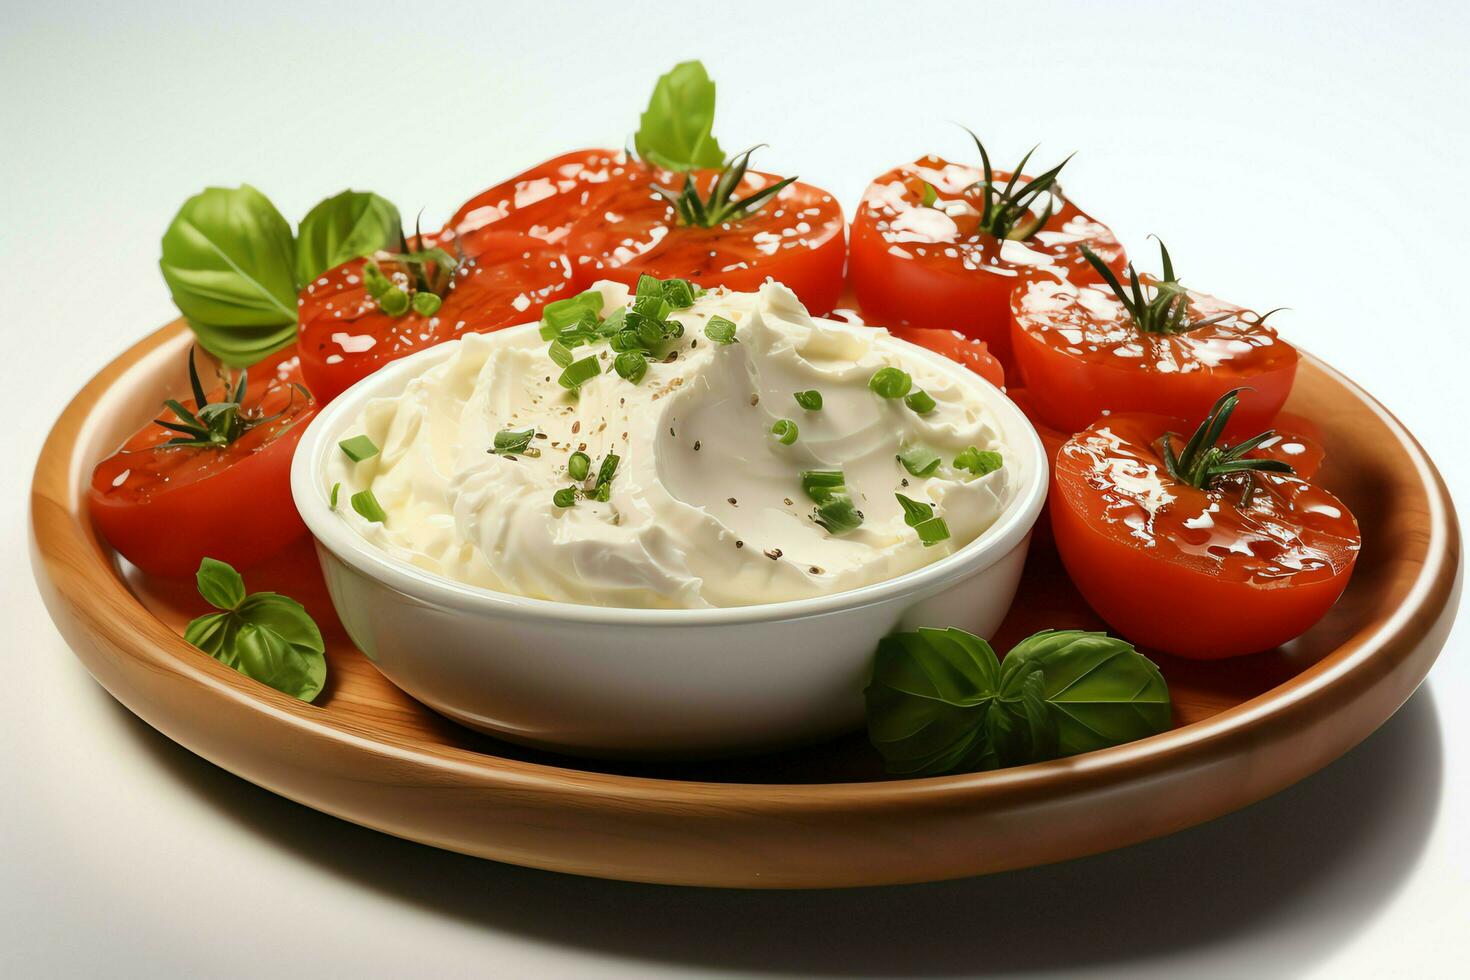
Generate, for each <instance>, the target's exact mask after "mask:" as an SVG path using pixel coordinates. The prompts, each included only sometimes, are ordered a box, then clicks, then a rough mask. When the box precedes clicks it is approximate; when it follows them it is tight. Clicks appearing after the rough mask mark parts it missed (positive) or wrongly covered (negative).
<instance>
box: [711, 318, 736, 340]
mask: <svg viewBox="0 0 1470 980" xmlns="http://www.w3.org/2000/svg"><path fill="white" fill-rule="evenodd" d="M704 335H705V336H706V337H708V338H709V339H710V340H713V341H714V342H715V343H717V344H733V343H736V342H737V341H736V340H735V321H733V320H727V319H725V318H724V317H722V316H712V317H710V318H709V322H707V323H706V324H705V325H704Z"/></svg>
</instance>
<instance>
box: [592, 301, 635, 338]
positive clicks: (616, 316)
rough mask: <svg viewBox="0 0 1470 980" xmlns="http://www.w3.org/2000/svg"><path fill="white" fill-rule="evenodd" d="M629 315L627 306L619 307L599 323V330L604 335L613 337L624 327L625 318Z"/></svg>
mask: <svg viewBox="0 0 1470 980" xmlns="http://www.w3.org/2000/svg"><path fill="white" fill-rule="evenodd" d="M627 316H628V310H627V308H626V307H622V306H620V307H618V308H617V309H615V310H613V311H612V312H611V313H609V314H608V315H607V319H606V320H603V321H602V322H601V323H599V324H598V325H597V332H598V334H599V335H601V336H603V337H611V336H612V335H613V334H615V333H617V332H618V331H619V330H621V329H623V320H624V319H625V318H626V317H627Z"/></svg>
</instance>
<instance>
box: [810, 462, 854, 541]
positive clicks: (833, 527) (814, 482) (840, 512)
mask: <svg viewBox="0 0 1470 980" xmlns="http://www.w3.org/2000/svg"><path fill="white" fill-rule="evenodd" d="M801 489H802V490H803V491H805V493H806V495H807V497H809V498H810V499H811V501H812V502H813V503H814V504H816V505H817V506H816V508H815V509H814V511H813V512H812V520H814V521H816V522H817V523H818V524H820V525H821V526H822V527H824V528H826V529H827V531H828V533H830V534H845V533H846V532H848V531H851V530H854V529H855V528H857V527H859V526H860V525H861V524H862V523H863V513H862V511H860V510H858V509H857V506H856V505H855V504H854V503H853V502H852V497H851V496H850V495H849V494H848V492H847V477H845V476H844V475H843V473H842V471H841V470H803V471H802V474H801Z"/></svg>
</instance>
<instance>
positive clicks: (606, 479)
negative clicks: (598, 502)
mask: <svg viewBox="0 0 1470 980" xmlns="http://www.w3.org/2000/svg"><path fill="white" fill-rule="evenodd" d="M617 472H618V456H617V453H608V454H607V455H606V456H604V457H603V458H602V465H601V466H599V467H598V468H597V489H599V490H601V489H602V488H603V487H605V486H607V485H608V484H610V483H612V478H613V476H614V475H615V474H616V473H617ZM599 499H602V500H606V499H607V498H606V497H601V498H599Z"/></svg>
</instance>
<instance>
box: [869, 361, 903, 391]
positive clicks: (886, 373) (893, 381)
mask: <svg viewBox="0 0 1470 980" xmlns="http://www.w3.org/2000/svg"><path fill="white" fill-rule="evenodd" d="M913 384H914V380H913V379H912V378H910V377H909V376H908V372H907V371H900V370H899V369H898V368H896V367H886V368H879V369H878V371H877V372H876V373H875V374H874V375H873V376H872V377H871V378H869V379H868V387H869V388H871V389H873V391H875V392H876V393H877V394H879V395H881V396H882V397H884V398H902V397H903V396H904V395H907V394H908V393H909V389H910V388H912V387H913Z"/></svg>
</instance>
